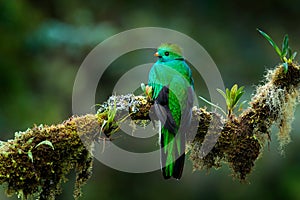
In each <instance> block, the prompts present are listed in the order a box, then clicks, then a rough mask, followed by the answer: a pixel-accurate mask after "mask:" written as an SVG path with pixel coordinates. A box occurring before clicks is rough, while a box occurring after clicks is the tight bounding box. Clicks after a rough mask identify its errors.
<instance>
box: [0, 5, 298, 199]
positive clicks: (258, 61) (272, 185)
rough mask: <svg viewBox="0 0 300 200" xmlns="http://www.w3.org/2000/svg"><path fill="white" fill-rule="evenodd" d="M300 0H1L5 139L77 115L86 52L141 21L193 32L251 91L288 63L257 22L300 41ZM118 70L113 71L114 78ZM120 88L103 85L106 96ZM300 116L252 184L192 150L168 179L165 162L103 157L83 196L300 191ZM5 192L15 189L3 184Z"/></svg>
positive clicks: (293, 194) (292, 195)
mask: <svg viewBox="0 0 300 200" xmlns="http://www.w3.org/2000/svg"><path fill="white" fill-rule="evenodd" d="M299 7H300V1H297V0H293V1H279V0H272V1H271V0H266V1H237V0H233V1H218V0H210V1H204V0H200V1H196V0H194V1H171V0H165V1H156V0H151V1H133V0H128V1H121V0H110V1H97V0H88V1H79V0H73V1H69V0H52V1H38V0H0V140H7V139H10V138H13V137H14V132H15V131H19V130H26V129H27V128H28V127H32V126H33V124H41V123H42V124H49V125H50V124H57V123H60V122H62V121H63V120H64V119H67V118H68V117H69V116H71V115H72V89H73V82H74V79H75V76H76V73H77V70H78V69H79V67H80V64H81V63H82V61H83V60H84V58H85V56H86V55H87V54H88V53H89V52H90V51H91V50H92V49H93V48H94V47H95V46H96V45H97V44H99V43H100V42H102V41H103V40H105V39H106V38H108V37H110V36H112V35H114V34H117V33H119V32H121V31H125V30H128V29H132V28H137V27H146V26H156V27H164V28H170V29H174V30H177V31H180V32H182V33H185V34H187V35H189V36H190V37H192V38H193V39H195V40H196V41H197V42H199V43H200V44H201V45H202V46H203V47H204V48H205V49H206V50H207V51H208V53H209V54H210V56H211V57H212V58H213V59H214V61H215V63H216V64H217V66H218V68H219V70H220V72H221V74H222V77H223V80H224V82H225V85H226V87H231V86H232V85H233V84H234V83H238V84H239V85H245V86H246V91H247V94H246V95H245V99H246V98H249V97H250V96H251V93H252V92H253V91H254V89H255V85H258V84H260V81H261V80H262V78H263V75H264V74H265V71H266V69H268V68H273V67H274V66H276V65H277V64H278V63H279V58H278V56H277V55H276V53H275V51H274V50H273V49H272V47H271V46H270V45H269V44H268V43H267V41H265V40H264V39H263V38H262V37H261V36H260V35H259V34H258V32H257V31H256V28H258V27H259V28H261V29H263V30H265V31H266V32H268V33H269V34H270V35H271V36H272V37H273V38H274V40H275V41H277V42H278V43H280V42H281V41H282V38H283V36H284V34H285V33H288V34H289V38H290V45H291V46H292V48H293V49H295V50H299V49H300V37H299V36H300V28H299V25H300V12H299ZM138 55H141V54H138ZM152 55H153V54H151V55H150V56H152ZM147 56H148V55H147ZM143 59H144V58H143V57H138V58H135V57H134V56H131V57H129V58H128V59H125V60H124V59H123V61H122V63H121V64H122V65H123V66H125V65H126V66H132V65H131V63H136V60H139V61H141V63H142V61H143ZM151 59H152V57H151ZM296 60H297V59H296ZM154 61H155V58H153V62H154ZM121 64H120V67H122V66H121ZM117 74H118V71H114V70H111V71H110V72H109V73H108V78H106V79H105V80H106V82H105V83H107V88H109V87H110V85H111V84H112V83H110V80H114V77H115V76H117ZM118 76H119V75H118ZM110 92H111V91H110V90H109V89H107V93H105V94H101V98H102V99H101V98H99V103H101V102H102V101H103V100H105V99H106V98H107V97H108V96H109V94H110ZM299 122H300V112H299V109H297V111H296V117H295V121H294V123H293V131H292V133H291V136H292V143H291V144H290V145H288V146H287V147H286V149H285V150H286V151H285V156H282V155H280V152H279V150H278V147H279V146H278V143H277V141H276V134H275V133H276V129H274V134H272V142H271V144H270V148H269V149H268V148H267V147H266V148H265V150H264V153H263V157H262V158H261V159H260V160H258V162H256V166H255V167H254V171H253V173H252V174H251V175H250V176H249V179H248V180H249V182H250V184H241V183H239V182H238V181H237V180H234V179H233V178H232V177H231V176H230V173H231V171H230V170H229V169H228V167H227V166H226V165H225V166H224V167H222V168H221V169H219V170H211V171H210V172H207V171H201V172H199V171H196V172H192V166H191V163H190V162H189V161H188V160H187V161H186V163H187V164H186V167H185V171H184V176H183V178H182V180H180V181H174V180H170V181H164V180H163V179H162V176H161V174H160V171H156V172H151V173H146V174H128V173H124V172H119V171H116V170H113V169H110V168H109V167H106V166H105V165H103V164H101V163H100V162H98V161H95V165H94V170H93V176H92V178H91V179H90V180H89V182H88V184H87V185H85V186H84V188H83V192H84V195H83V197H82V198H81V199H82V200H95V199H144V200H147V199H173V200H175V199H190V200H192V199H220V200H223V199H224V200H225V199H244V200H247V199H264V200H268V199H300V154H299V153H298V152H299V146H300V134H299V130H300V125H299V124H300V123H299ZM69 179H70V181H69V182H68V183H66V184H65V185H64V186H63V193H62V194H61V195H60V196H59V197H58V199H63V200H67V199H72V188H73V183H74V174H71V175H70V176H69ZM0 199H6V197H5V195H4V192H3V190H1V192H0ZM12 199H17V198H12Z"/></svg>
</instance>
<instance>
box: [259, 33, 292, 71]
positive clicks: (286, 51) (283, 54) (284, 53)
mask: <svg viewBox="0 0 300 200" xmlns="http://www.w3.org/2000/svg"><path fill="white" fill-rule="evenodd" d="M257 31H258V32H259V33H260V34H261V35H262V36H263V37H264V38H265V39H266V40H268V42H269V43H270V44H271V45H272V47H273V48H274V50H275V51H276V53H277V54H278V55H279V57H280V60H281V61H282V62H283V67H284V72H285V73H286V72H287V71H288V66H289V65H290V64H292V62H293V61H294V59H295V57H296V55H297V52H296V51H295V52H292V49H291V48H290V46H289V36H288V35H287V34H286V35H285V36H284V38H283V41H282V48H281V49H280V48H279V47H278V45H277V44H276V43H275V42H274V41H273V39H272V38H271V37H270V36H269V35H268V34H266V33H265V32H263V31H262V30H260V29H257Z"/></svg>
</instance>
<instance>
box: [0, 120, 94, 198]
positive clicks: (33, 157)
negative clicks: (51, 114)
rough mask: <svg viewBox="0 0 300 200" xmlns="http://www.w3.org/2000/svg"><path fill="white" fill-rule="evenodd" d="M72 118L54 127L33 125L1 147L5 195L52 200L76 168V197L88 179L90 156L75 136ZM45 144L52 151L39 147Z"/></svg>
mask: <svg viewBox="0 0 300 200" xmlns="http://www.w3.org/2000/svg"><path fill="white" fill-rule="evenodd" d="M74 119H76V118H74ZM74 119H71V120H69V121H66V122H64V123H63V124H59V125H57V126H46V125H45V126H34V127H33V128H31V129H28V130H27V131H25V132H22V133H18V134H16V137H15V139H14V140H11V141H8V142H6V143H4V144H3V145H2V146H1V147H0V152H1V153H0V160H1V163H0V174H1V176H0V184H3V183H6V186H7V190H6V192H7V194H8V195H13V194H17V195H18V196H19V197H22V199H28V198H29V197H36V198H39V199H55V196H56V195H58V194H59V193H60V192H61V188H60V185H61V183H63V182H64V181H65V180H66V178H65V176H66V175H67V174H68V173H69V172H70V170H71V169H75V170H76V172H77V180H76V188H75V189H76V190H75V194H74V196H76V197H78V196H79V194H80V192H79V191H80V190H79V188H80V186H81V185H83V184H84V183H85V182H86V181H87V179H88V177H89V176H90V171H91V167H92V157H91V155H90V153H89V152H88V151H87V150H86V148H85V147H84V145H83V143H82V142H81V139H80V138H79V135H78V134H74V133H77V132H78V127H77V125H76V123H75V122H74ZM44 141H49V142H51V144H52V145H53V148H52V146H51V145H39V144H41V143H43V142H44ZM49 144H50V143H49ZM37 145H39V146H38V148H35V147H37ZM2 152H3V153H2ZM28 152H31V153H30V154H28ZM29 155H30V156H29Z"/></svg>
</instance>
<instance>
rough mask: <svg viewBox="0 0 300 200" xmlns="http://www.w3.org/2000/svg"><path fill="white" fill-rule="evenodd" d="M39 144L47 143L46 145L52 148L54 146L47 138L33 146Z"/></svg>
mask: <svg viewBox="0 0 300 200" xmlns="http://www.w3.org/2000/svg"><path fill="white" fill-rule="evenodd" d="M41 145H48V146H50V147H51V148H52V149H53V150H54V146H53V144H52V142H50V141H49V140H44V141H42V142H40V143H38V144H37V145H36V146H35V148H38V147H39V146H41Z"/></svg>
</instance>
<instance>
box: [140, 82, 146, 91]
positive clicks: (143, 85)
mask: <svg viewBox="0 0 300 200" xmlns="http://www.w3.org/2000/svg"><path fill="white" fill-rule="evenodd" d="M141 89H142V91H143V92H144V93H145V92H146V85H145V83H141Z"/></svg>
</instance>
